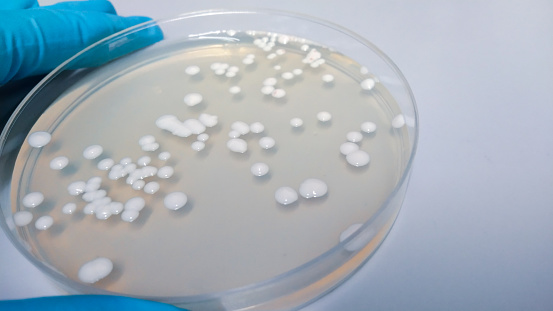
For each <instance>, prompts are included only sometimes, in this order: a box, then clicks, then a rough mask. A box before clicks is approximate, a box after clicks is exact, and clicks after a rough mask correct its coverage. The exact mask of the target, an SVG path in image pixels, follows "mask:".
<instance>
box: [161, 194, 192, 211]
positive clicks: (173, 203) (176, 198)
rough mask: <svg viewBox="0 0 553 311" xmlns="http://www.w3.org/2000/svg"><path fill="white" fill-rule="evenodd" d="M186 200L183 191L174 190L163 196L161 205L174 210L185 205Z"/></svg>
mask: <svg viewBox="0 0 553 311" xmlns="http://www.w3.org/2000/svg"><path fill="white" fill-rule="evenodd" d="M187 201H188V197H187V196H186V194H184V192H180V191H176V192H171V193H169V194H167V195H166V196H165V198H164V199H163V205H165V207H166V208H168V209H170V210H174V211H176V210H178V209H179V208H181V207H183V206H184V205H186V202H187Z"/></svg>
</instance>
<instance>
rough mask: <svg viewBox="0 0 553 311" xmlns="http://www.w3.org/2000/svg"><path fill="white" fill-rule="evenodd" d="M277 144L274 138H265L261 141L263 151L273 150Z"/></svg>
mask: <svg viewBox="0 0 553 311" xmlns="http://www.w3.org/2000/svg"><path fill="white" fill-rule="evenodd" d="M275 143H276V142H275V139H274V138H272V137H268V136H265V137H261V138H260V139H259V146H261V148H263V149H271V148H273V147H274V146H275Z"/></svg>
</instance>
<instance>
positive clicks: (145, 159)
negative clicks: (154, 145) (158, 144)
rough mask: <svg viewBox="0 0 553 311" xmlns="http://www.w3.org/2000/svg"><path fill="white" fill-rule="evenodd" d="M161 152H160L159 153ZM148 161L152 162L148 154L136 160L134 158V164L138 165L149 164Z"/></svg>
mask: <svg viewBox="0 0 553 311" xmlns="http://www.w3.org/2000/svg"><path fill="white" fill-rule="evenodd" d="M162 153H163V152H162ZM162 153H160V155H161V154H162ZM150 162H152V158H150V157H149V156H142V157H140V158H138V160H136V164H138V165H140V166H147V165H148V164H150Z"/></svg>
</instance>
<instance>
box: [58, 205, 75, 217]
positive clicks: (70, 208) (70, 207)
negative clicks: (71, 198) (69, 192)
mask: <svg viewBox="0 0 553 311" xmlns="http://www.w3.org/2000/svg"><path fill="white" fill-rule="evenodd" d="M76 210H77V204H75V203H67V204H65V205H64V206H63V207H62V208H61V211H62V213H64V214H67V215H71V214H73V213H74V212H75V211H76Z"/></svg>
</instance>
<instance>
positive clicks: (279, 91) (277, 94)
mask: <svg viewBox="0 0 553 311" xmlns="http://www.w3.org/2000/svg"><path fill="white" fill-rule="evenodd" d="M271 95H272V96H273V97H274V98H277V99H278V98H283V97H284V96H286V91H285V90H283V89H274V90H273V92H272V93H271Z"/></svg>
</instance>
